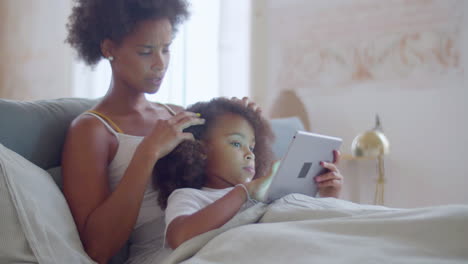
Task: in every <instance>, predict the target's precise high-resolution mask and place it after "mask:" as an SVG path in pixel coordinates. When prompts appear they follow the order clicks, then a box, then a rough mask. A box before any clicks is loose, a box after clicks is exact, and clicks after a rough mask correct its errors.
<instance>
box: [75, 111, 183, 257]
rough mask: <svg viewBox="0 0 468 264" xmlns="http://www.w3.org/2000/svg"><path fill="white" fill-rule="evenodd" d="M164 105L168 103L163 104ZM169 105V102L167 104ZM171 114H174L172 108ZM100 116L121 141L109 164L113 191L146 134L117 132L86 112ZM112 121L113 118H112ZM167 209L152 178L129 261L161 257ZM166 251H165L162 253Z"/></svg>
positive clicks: (133, 232) (142, 207)
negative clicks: (161, 206)
mask: <svg viewBox="0 0 468 264" xmlns="http://www.w3.org/2000/svg"><path fill="white" fill-rule="evenodd" d="M164 106H165V105H164ZM165 107H166V108H168V110H169V109H170V108H169V107H168V106H165ZM169 112H171V114H175V113H174V111H172V109H170V111H169ZM84 114H87V115H92V116H94V117H96V118H97V119H99V120H100V121H101V122H102V123H103V124H104V125H105V126H106V127H107V129H109V131H110V132H111V133H112V134H113V135H115V137H116V138H117V141H118V147H117V151H116V153H115V156H114V159H113V160H112V161H111V163H110V164H109V168H108V169H109V185H110V189H111V191H114V190H115V188H116V187H117V185H118V183H119V182H120V180H121V179H122V177H123V175H124V173H125V170H126V169H127V167H128V165H129V164H130V161H131V160H132V157H133V154H134V153H135V150H136V148H137V146H138V145H139V144H140V142H141V141H142V140H143V137H139V136H132V135H127V134H123V133H119V132H117V131H116V130H115V129H114V128H113V127H112V126H111V125H109V124H108V122H106V120H104V118H102V117H101V116H99V115H97V114H95V113H91V112H85V113H84ZM111 122H112V121H111ZM164 230H165V221H164V211H162V210H161V208H160V207H159V205H158V193H157V192H156V191H155V190H154V188H153V179H152V178H151V180H150V182H149V184H148V186H146V190H145V193H144V196H143V201H142V204H141V208H140V212H139V213H138V217H137V221H136V224H135V226H134V228H133V231H132V233H131V235H130V244H131V247H130V258H129V262H128V263H142V262H146V261H141V260H138V259H141V258H143V259H146V260H150V259H151V260H152V261H151V262H153V261H154V260H155V259H160V257H162V256H159V257H157V255H160V254H159V252H160V253H162V251H164V250H163V246H164ZM163 255H164V254H163Z"/></svg>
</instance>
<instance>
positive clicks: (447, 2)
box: [251, 0, 468, 207]
mask: <svg viewBox="0 0 468 264" xmlns="http://www.w3.org/2000/svg"><path fill="white" fill-rule="evenodd" d="M253 9H254V12H253V21H254V25H253V35H252V39H253V42H252V43H253V50H252V56H253V59H254V61H253V62H252V81H251V84H252V87H254V89H253V90H252V96H253V97H254V99H255V100H256V101H258V102H259V103H260V104H261V105H262V106H263V108H265V109H267V110H268V111H270V113H271V114H272V115H273V116H275V115H276V116H278V115H282V114H284V113H287V112H291V111H290V110H291V109H293V108H297V105H298V104H299V103H302V105H303V107H300V108H299V110H301V109H303V108H305V112H306V113H305V118H307V119H308V121H309V123H310V126H311V128H312V130H313V131H315V132H318V133H325V134H330V135H334V136H340V137H342V138H343V139H344V144H343V148H342V152H344V153H349V152H350V145H351V142H352V139H353V138H354V137H355V136H356V135H357V134H358V133H360V132H362V131H364V130H366V129H370V128H372V127H373V122H374V116H375V114H376V113H378V114H379V115H380V117H381V119H382V123H383V127H384V130H385V133H386V135H387V136H388V138H389V140H390V143H391V154H390V155H389V156H387V157H386V159H385V161H386V163H385V165H386V166H385V169H386V174H387V182H386V194H385V197H386V204H387V205H389V206H395V207H416V206H428V205H436V204H447V203H468V192H467V191H466V186H468V155H466V149H467V148H468V137H467V136H466V135H468V118H466V116H467V114H468V104H467V103H466V99H467V98H468V88H467V84H468V81H467V80H468V77H467V73H466V67H467V65H468V48H467V47H468V29H467V28H466V25H468V2H467V1H463V0H462V1H460V0H458V1H457V0H433V1H430V0H428V1H403V0H399V1H373V0H355V1H346V0H335V1H328V0H321V1H308V0H290V1H282V0H269V1H258V2H257V1H255V3H254V8H253ZM285 91H287V92H288V93H289V94H291V93H292V94H295V96H289V98H290V101H291V102H292V104H290V105H288V104H287V103H285V102H284V101H285V100H280V99H279V95H280V94H284V92H285ZM298 100H300V101H299V103H298ZM279 102H280V103H279ZM295 111H296V110H295ZM301 115H302V116H304V113H302V114H301ZM341 169H342V171H343V174H345V176H346V185H345V192H344V196H345V198H347V199H350V200H353V201H356V202H362V203H370V202H372V200H373V190H374V184H375V177H376V174H377V173H376V168H375V163H374V162H372V161H343V162H342V164H341Z"/></svg>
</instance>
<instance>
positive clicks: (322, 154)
mask: <svg viewBox="0 0 468 264" xmlns="http://www.w3.org/2000/svg"><path fill="white" fill-rule="evenodd" d="M341 143H342V139H341V138H337V137H331V136H325V135H320V134H314V133H309V132H305V131H297V132H296V134H295V135H294V137H293V138H292V140H291V143H290V144H289V148H288V151H287V153H286V156H285V157H284V158H283V159H282V160H281V163H280V164H279V168H278V170H277V172H276V174H275V175H274V176H273V177H272V180H271V183H270V185H269V186H268V188H267V189H266V191H265V195H264V197H263V199H261V200H263V201H266V202H268V201H273V200H276V199H278V198H281V197H283V196H285V195H287V194H290V193H301V194H306V195H309V196H315V195H316V193H317V186H316V185H315V181H314V177H315V176H317V175H320V174H322V173H324V172H326V171H327V169H325V168H323V167H322V166H321V165H320V162H321V161H325V162H333V158H334V157H333V150H338V149H339V148H340V146H341Z"/></svg>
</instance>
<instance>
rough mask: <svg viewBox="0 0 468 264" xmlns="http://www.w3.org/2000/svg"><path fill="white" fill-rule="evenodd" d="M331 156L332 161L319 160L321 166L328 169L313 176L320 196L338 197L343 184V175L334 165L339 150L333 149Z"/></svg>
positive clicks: (337, 158) (336, 161)
mask: <svg viewBox="0 0 468 264" xmlns="http://www.w3.org/2000/svg"><path fill="white" fill-rule="evenodd" d="M333 157H334V158H333V163H329V162H323V161H322V162H321V165H322V167H324V168H326V169H328V170H329V171H328V172H326V173H324V174H322V175H319V176H316V177H315V178H314V180H315V182H316V183H317V186H318V193H319V195H320V197H335V198H338V197H339V196H340V192H341V187H342V185H343V176H342V175H341V173H340V171H339V170H338V168H337V167H336V166H337V165H338V162H339V161H340V152H339V151H337V150H334V151H333Z"/></svg>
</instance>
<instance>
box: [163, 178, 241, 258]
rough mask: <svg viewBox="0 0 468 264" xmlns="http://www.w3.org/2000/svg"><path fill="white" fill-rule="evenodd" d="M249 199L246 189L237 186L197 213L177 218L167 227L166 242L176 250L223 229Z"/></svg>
mask: <svg viewBox="0 0 468 264" xmlns="http://www.w3.org/2000/svg"><path fill="white" fill-rule="evenodd" d="M247 198H248V196H247V193H246V191H245V190H244V188H243V187H242V186H236V187H234V189H232V190H231V191H230V192H228V193H227V194H226V195H224V196H223V197H221V198H220V199H218V200H216V201H215V202H214V203H212V204H210V205H208V206H206V207H205V208H203V209H201V210H199V211H197V212H196V213H193V214H191V215H182V216H178V217H176V218H175V219H174V220H172V221H171V222H170V223H169V226H168V227H167V232H166V240H167V242H168V244H169V246H170V247H171V248H173V249H176V248H177V247H178V246H180V245H181V244H182V243H184V242H185V241H187V240H189V239H190V238H192V237H195V236H197V235H200V234H203V233H205V232H208V231H210V230H213V229H216V228H219V227H221V226H222V225H224V224H225V223H227V222H228V221H229V220H231V218H232V217H234V216H235V215H236V213H237V212H239V209H240V208H241V207H242V205H243V204H244V203H245V202H246V201H247Z"/></svg>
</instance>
